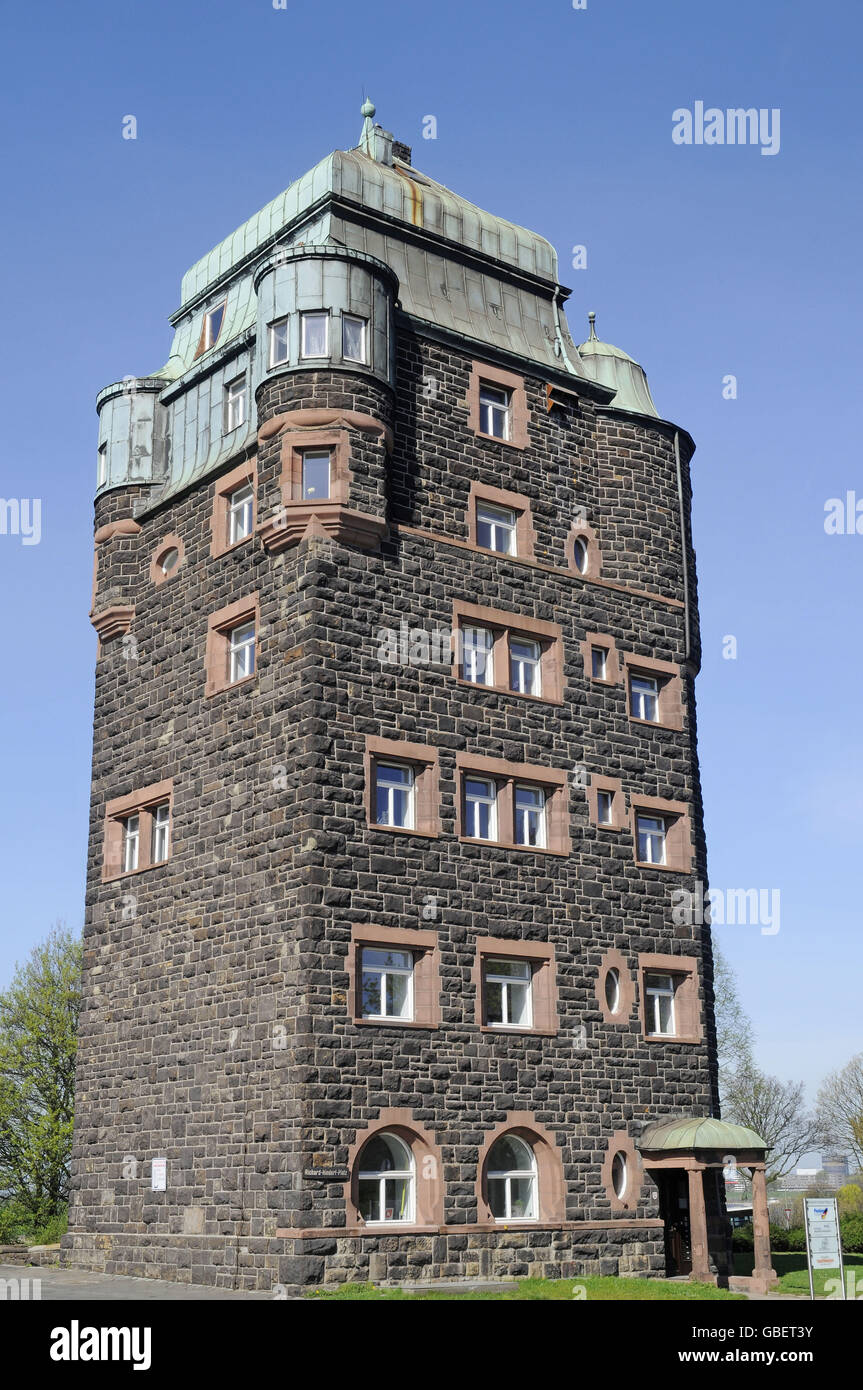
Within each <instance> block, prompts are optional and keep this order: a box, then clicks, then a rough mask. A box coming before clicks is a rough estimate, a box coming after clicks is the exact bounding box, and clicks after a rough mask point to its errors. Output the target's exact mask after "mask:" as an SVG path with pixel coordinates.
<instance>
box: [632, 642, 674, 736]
mask: <svg viewBox="0 0 863 1390" xmlns="http://www.w3.org/2000/svg"><path fill="white" fill-rule="evenodd" d="M622 664H623V668H624V673H623V674H624V682H625V686H626V716H627V719H628V720H629V722H630V724H636V725H641V726H642V727H643V728H648V729H675V730H677V731H678V732H679V731H680V730H681V729H682V728H683V679H682V677H681V674H680V667H679V666H678V665H677V664H676V663H675V662H673V661H662V660H660V659H659V658H658V657H648V656H636V655H634V654H633V653H632V652H624V653H623V657H622ZM633 676H636V677H637V676H647V677H650V678H652V679H653V680H655V681H656V684H657V705H658V711H657V713H658V717H657V718H656V719H641V718H639V717H637V716H636V715H634V714H633V713H632V677H633Z"/></svg>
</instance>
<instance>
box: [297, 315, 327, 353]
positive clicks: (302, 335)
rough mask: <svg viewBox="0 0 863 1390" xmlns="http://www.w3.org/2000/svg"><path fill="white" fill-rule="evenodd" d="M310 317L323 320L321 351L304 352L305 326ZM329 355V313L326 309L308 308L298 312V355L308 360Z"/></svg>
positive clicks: (309, 321) (308, 322)
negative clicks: (300, 312) (322, 346)
mask: <svg viewBox="0 0 863 1390" xmlns="http://www.w3.org/2000/svg"><path fill="white" fill-rule="evenodd" d="M312 319H323V321H324V350H323V352H306V328H307V327H308V325H309V324H310V323H311V320H312ZM329 355H330V315H329V312H328V311H327V310H326V309H309V310H307V311H306V312H305V313H302V314H300V357H303V358H306V359H308V360H309V361H318V362H320V361H322V360H323V359H324V358H325V357H329Z"/></svg>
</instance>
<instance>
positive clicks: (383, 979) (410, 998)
mask: <svg viewBox="0 0 863 1390" xmlns="http://www.w3.org/2000/svg"><path fill="white" fill-rule="evenodd" d="M366 951H385V952H387V953H388V954H390V955H396V954H397V955H402V956H407V957H408V958H409V959H410V965H408V966H402V965H369V966H366V963H365V956H366ZM415 968H416V956H415V955H414V953H413V951H405V950H402V949H401V948H400V947H395V946H386V945H380V946H376V945H374V943H372V942H370V943H369V944H368V945H366V946H362V947H361V948H360V979H359V987H360V1000H361V1017H362V1018H374V1019H379V1020H381V1021H385V1020H391V1019H395V1020H396V1021H397V1022H401V1023H412V1022H413V1019H414V972H415ZM366 975H377V976H379V977H380V980H379V989H380V998H381V1008H382V1009H383V1013H379V1014H373V1013H366V1010H365V1004H364V1002H363V1001H364V1000H365V976H366ZM390 975H402V976H405V977H406V978H407V982H408V986H407V992H406V995H405V1010H406V1011H405V1012H404V1013H401V1014H395V1013H392V1014H391V1013H388V1012H387V980H388V977H389V976H390Z"/></svg>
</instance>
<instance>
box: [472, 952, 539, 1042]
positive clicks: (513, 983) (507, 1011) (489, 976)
mask: <svg viewBox="0 0 863 1390" xmlns="http://www.w3.org/2000/svg"><path fill="white" fill-rule="evenodd" d="M498 962H500V964H502V965H503V964H506V965H521V966H523V967H524V969H525V971H526V972H527V973H526V974H525V975H522V976H518V975H506V974H503V973H502V972H500V971H496V970H495V969H494V968H493V967H494V966H495V965H496V964H497V963H498ZM489 985H501V986H502V989H501V1013H502V1014H503V1018H502V1019H500V1020H498V1019H494V1020H492V1019H490V1018H489V1010H488V986H489ZM513 987H515V988H517V989H523V990H524V991H525V1001H526V1004H525V1008H524V1011H523V1016H522V1017H521V1018H519V1019H517V1020H515V1019H513V1012H514V1011H513V1007H512V998H511V991H512V988H513ZM482 989H483V1000H482V1013H483V1019H484V1020H485V1025H486V1027H487V1028H532V1027H533V971H532V969H531V965H530V961H527V960H518V959H517V958H515V957H510V956H484V957H483V968H482Z"/></svg>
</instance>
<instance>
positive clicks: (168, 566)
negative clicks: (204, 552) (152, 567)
mask: <svg viewBox="0 0 863 1390" xmlns="http://www.w3.org/2000/svg"><path fill="white" fill-rule="evenodd" d="M179 560H180V552H179V550H178V549H177V547H176V546H175V545H172V546H171V548H170V550H166V551H165V552H164V554H163V555H160V556H159V569H160V570H161V571H162V573H163V574H170V573H171V570H173V569H175V568H176V566H177V565H178V563H179Z"/></svg>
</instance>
